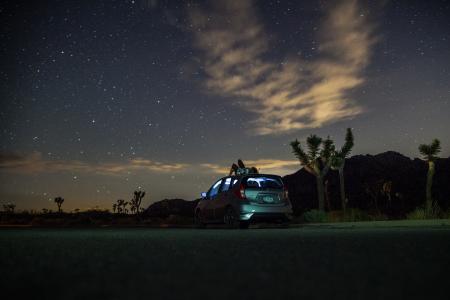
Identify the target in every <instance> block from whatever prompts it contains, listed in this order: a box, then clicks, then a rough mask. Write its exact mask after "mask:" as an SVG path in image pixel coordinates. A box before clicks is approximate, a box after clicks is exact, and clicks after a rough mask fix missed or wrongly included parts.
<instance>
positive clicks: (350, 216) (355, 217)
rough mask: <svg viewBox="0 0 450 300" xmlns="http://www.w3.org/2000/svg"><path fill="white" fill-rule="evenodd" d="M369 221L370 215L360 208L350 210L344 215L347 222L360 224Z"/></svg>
mask: <svg viewBox="0 0 450 300" xmlns="http://www.w3.org/2000/svg"><path fill="white" fill-rule="evenodd" d="M369 220H370V217H369V215H368V214H367V213H366V212H364V211H362V210H360V209H358V208H349V209H347V210H346V211H345V215H344V221H345V222H360V221H369Z"/></svg>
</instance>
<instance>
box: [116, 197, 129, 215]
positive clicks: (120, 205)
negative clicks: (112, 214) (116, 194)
mask: <svg viewBox="0 0 450 300" xmlns="http://www.w3.org/2000/svg"><path fill="white" fill-rule="evenodd" d="M116 205H117V206H116V209H117V213H118V214H120V213H127V212H128V209H127V208H126V207H127V205H128V202H125V200H123V199H119V200H117V204H116Z"/></svg>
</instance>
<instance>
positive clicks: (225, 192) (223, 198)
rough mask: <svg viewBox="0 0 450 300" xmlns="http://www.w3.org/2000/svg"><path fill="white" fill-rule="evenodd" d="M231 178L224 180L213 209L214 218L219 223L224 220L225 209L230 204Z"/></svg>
mask: <svg viewBox="0 0 450 300" xmlns="http://www.w3.org/2000/svg"><path fill="white" fill-rule="evenodd" d="M231 180H232V178H231V177H225V178H223V182H222V184H221V186H220V190H219V194H218V195H217V197H216V199H215V201H214V203H213V207H214V218H215V219H216V220H217V221H222V220H223V215H224V213H225V208H226V207H227V206H228V204H229V203H230V201H229V193H230V187H231Z"/></svg>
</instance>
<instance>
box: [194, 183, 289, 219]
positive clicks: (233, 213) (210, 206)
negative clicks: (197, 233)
mask: <svg viewBox="0 0 450 300" xmlns="http://www.w3.org/2000/svg"><path fill="white" fill-rule="evenodd" d="M194 216H195V222H196V224H197V225H198V226H199V227H204V226H205V225H206V224H208V223H225V224H226V225H227V226H228V227H230V228H237V227H240V228H247V227H248V226H249V224H250V223H252V222H278V223H282V224H285V225H287V224H289V221H290V220H291V219H292V205H291V202H290V201H289V198H288V193H287V189H286V188H285V186H284V184H283V181H282V179H281V177H280V176H277V175H268V174H248V175H241V176H228V177H223V178H221V179H219V180H217V181H216V182H215V183H214V184H213V185H212V186H211V188H210V189H209V190H208V192H204V193H202V199H201V200H200V201H199V202H198V204H197V206H196V208H195V215H194Z"/></svg>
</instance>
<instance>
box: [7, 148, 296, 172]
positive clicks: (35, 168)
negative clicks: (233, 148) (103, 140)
mask: <svg viewBox="0 0 450 300" xmlns="http://www.w3.org/2000/svg"><path fill="white" fill-rule="evenodd" d="M245 163H246V165H248V166H255V167H256V168H257V169H258V170H259V171H260V172H261V173H270V174H279V175H286V174H290V173H293V172H295V171H297V170H298V169H299V168H300V165H299V162H298V161H297V160H277V159H258V160H248V161H247V160H246V161H245ZM230 166H231V165H226V166H225V165H220V164H211V163H200V164H187V163H163V162H158V161H152V160H148V159H144V158H134V159H130V160H128V161H125V162H110V163H87V162H82V161H78V160H49V159H44V158H43V157H42V154H41V153H39V152H33V153H30V154H27V155H22V154H17V153H0V172H9V173H15V174H25V175H35V174H42V173H89V174H98V175H113V176H114V175H123V174H129V173H130V172H136V171H147V172H154V173H188V172H189V173H213V174H221V175H223V176H225V175H227V174H228V172H229V170H230Z"/></svg>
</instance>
